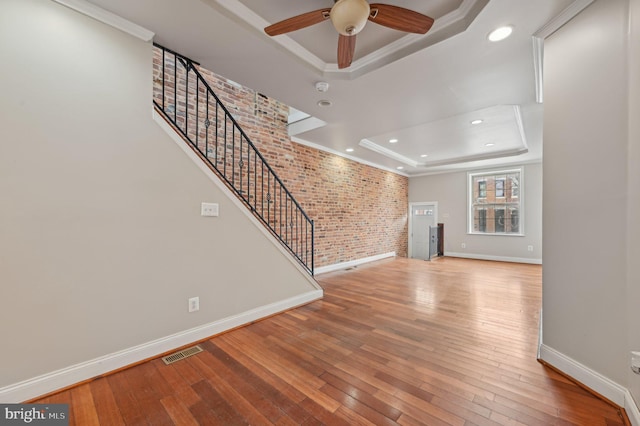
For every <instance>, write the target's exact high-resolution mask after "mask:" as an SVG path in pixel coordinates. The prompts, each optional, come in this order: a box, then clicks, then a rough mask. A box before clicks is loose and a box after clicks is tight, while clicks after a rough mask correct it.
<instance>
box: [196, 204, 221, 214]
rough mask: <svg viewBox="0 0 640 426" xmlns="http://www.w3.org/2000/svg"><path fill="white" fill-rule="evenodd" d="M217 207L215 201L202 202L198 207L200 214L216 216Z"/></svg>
mask: <svg viewBox="0 0 640 426" xmlns="http://www.w3.org/2000/svg"><path fill="white" fill-rule="evenodd" d="M218 213H219V207H218V204H217V203H202V205H201V207H200V215H201V216H213V217H216V216H218Z"/></svg>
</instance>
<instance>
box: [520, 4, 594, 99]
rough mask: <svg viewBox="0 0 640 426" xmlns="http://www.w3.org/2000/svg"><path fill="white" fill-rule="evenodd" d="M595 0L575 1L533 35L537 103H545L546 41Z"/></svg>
mask: <svg viewBox="0 0 640 426" xmlns="http://www.w3.org/2000/svg"><path fill="white" fill-rule="evenodd" d="M594 1H595V0H575V1H574V2H573V3H571V4H570V5H569V6H567V8H566V9H564V10H563V11H562V12H560V13H559V14H558V15H557V16H556V17H555V18H553V19H552V20H550V21H549V22H547V23H546V24H545V25H543V26H542V27H541V28H540V29H539V30H538V31H536V32H535V33H534V34H533V37H532V40H533V67H534V73H535V85H536V102H538V103H539V104H541V103H543V101H544V94H543V92H544V39H546V38H547V37H549V36H550V35H551V34H553V33H555V32H556V31H558V29H560V28H561V27H562V26H563V25H564V24H566V23H567V22H569V21H570V20H571V19H573V18H574V17H575V16H576V15H577V14H578V13H580V12H582V11H583V10H584V9H585V8H586V7H587V6H589V5H590V4H591V3H593V2H594Z"/></svg>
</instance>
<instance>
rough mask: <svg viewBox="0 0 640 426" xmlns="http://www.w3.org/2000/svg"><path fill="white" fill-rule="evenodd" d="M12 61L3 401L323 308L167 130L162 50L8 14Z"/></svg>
mask: <svg viewBox="0 0 640 426" xmlns="http://www.w3.org/2000/svg"><path fill="white" fill-rule="evenodd" d="M0 52H2V54H3V58H4V59H3V65H2V78H1V79H0V93H2V95H1V96H0V131H1V132H2V138H1V139H0V194H1V195H0V197H1V202H0V206H1V208H0V295H1V296H0V336H2V337H1V339H2V348H3V350H2V352H1V353H0V402H18V401H23V400H25V399H28V398H32V397H35V396H37V395H40V394H42V393H46V392H48V391H52V390H54V389H52V388H51V386H54V385H55V386H58V387H62V386H65V385H70V384H73V383H75V382H78V381H81V380H85V379H89V378H91V377H93V376H95V375H97V374H101V373H104V372H105V369H106V370H107V371H108V370H110V369H113V366H114V362H115V361H113V360H114V359H116V358H117V359H118V362H121V361H122V362H123V364H122V365H126V364H128V363H131V362H135V361H139V360H140V359H143V358H144V357H146V356H152V355H154V353H153V350H155V351H158V350H162V348H164V350H165V351H166V350H170V349H173V347H171V346H169V347H166V346H167V345H171V344H175V342H177V341H180V339H178V338H177V337H176V336H186V338H189V337H190V336H196V335H199V336H200V338H205V337H206V336H207V334H205V335H202V333H207V332H208V331H209V330H212V329H213V328H207V327H208V326H209V325H211V324H219V323H221V322H224V321H225V320H227V319H238V318H241V317H243V315H245V314H246V313H252V312H253V313H255V312H259V311H260V312H262V311H261V310H263V309H265V307H269V306H271V307H273V306H282V303H283V301H290V300H302V299H304V298H305V297H306V296H305V295H312V296H314V297H315V298H317V297H320V296H321V290H319V289H318V287H317V286H316V284H315V282H313V280H311V279H310V278H309V276H308V274H306V273H305V272H304V271H303V270H302V269H301V268H300V267H298V265H297V264H296V263H295V262H294V261H292V260H291V259H290V258H289V257H288V256H286V255H284V254H283V252H282V249H281V247H280V246H279V245H278V244H274V243H273V241H272V239H271V238H270V236H269V235H267V234H266V233H265V232H264V231H262V230H261V228H260V227H259V225H258V224H257V223H256V221H255V220H253V218H252V217H251V216H250V215H248V214H245V213H244V211H245V210H246V209H244V207H242V206H238V205H237V202H236V201H235V200H234V199H232V198H228V197H227V195H226V194H225V192H224V191H223V190H222V189H221V188H219V187H218V186H216V184H215V183H213V181H212V180H211V178H210V176H208V175H207V174H206V171H203V170H202V169H200V168H199V167H198V166H197V165H195V164H194V163H193V161H192V160H191V159H190V158H189V157H188V156H187V155H185V153H184V151H183V150H182V149H181V147H180V146H179V145H177V144H176V143H175V142H174V141H173V140H172V139H171V138H170V137H169V136H168V135H167V133H165V132H164V131H163V130H162V129H161V128H160V127H159V126H158V124H157V123H156V122H154V120H153V119H152V105H151V96H152V79H151V68H152V67H151V63H152V55H153V47H152V46H151V44H150V43H147V42H143V41H141V40H139V39H136V38H134V37H131V36H129V35H127V34H125V33H123V32H120V31H118V30H116V29H114V28H112V27H109V26H107V25H104V24H102V23H99V22H97V21H94V20H93V19H91V18H88V17H86V16H83V15H81V14H79V13H77V12H75V11H73V10H71V9H68V8H66V7H64V6H61V5H59V4H57V3H54V2H52V1H41V0H3V1H2V2H0ZM203 201H207V202H216V203H219V206H220V216H219V217H217V218H206V217H201V216H200V203H201V202H203ZM267 271H268V273H265V272H267ZM194 296H198V297H199V298H200V310H199V311H197V312H194V313H189V312H188V309H187V306H188V304H187V300H188V298H190V297H194ZM307 301H308V300H307ZM300 303H302V302H300ZM283 309H284V308H283ZM271 313H273V312H271ZM234 325H239V324H234ZM214 328H215V327H214ZM194 330H195V331H194ZM210 334H214V333H213V332H211V333H209V335H210ZM192 338H193V337H192ZM181 341H183V343H182V344H187V343H189V342H188V341H187V342H184V339H182V340H181ZM151 343H153V344H151ZM145 348H146V349H145ZM140 355H141V356H140ZM138 356H140V359H136V357H138ZM112 361H113V362H112ZM110 362H111V363H110ZM122 365H118V366H117V367H120V366H122ZM109 366H111V367H109Z"/></svg>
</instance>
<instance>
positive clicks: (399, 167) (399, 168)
mask: <svg viewBox="0 0 640 426" xmlns="http://www.w3.org/2000/svg"><path fill="white" fill-rule="evenodd" d="M396 169H398V170H404V167H402V166H398V167H396Z"/></svg>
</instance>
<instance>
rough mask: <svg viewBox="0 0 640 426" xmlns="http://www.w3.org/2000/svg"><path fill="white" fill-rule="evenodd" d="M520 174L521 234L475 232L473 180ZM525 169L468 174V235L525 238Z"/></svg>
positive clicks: (519, 219)
mask: <svg viewBox="0 0 640 426" xmlns="http://www.w3.org/2000/svg"><path fill="white" fill-rule="evenodd" d="M516 172H517V173H520V182H519V183H520V184H519V191H520V192H519V193H518V197H516V198H517V199H518V200H519V202H520V207H519V209H518V210H519V218H518V221H519V222H520V224H519V225H520V226H519V232H517V233H511V232H509V233H507V232H493V233H488V232H477V231H474V230H473V178H474V177H477V176H498V175H502V174H504V175H507V174H509V173H516ZM523 182H524V168H523V167H517V168H513V169H504V170H503V169H498V170H488V171H482V172H467V235H483V236H495V237H524V236H525V232H524V229H525V227H524V225H525V222H524V216H525V214H524V200H525V198H524V185H523ZM505 185H506V181H505ZM507 208H508V206H507V205H505V209H507Z"/></svg>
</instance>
